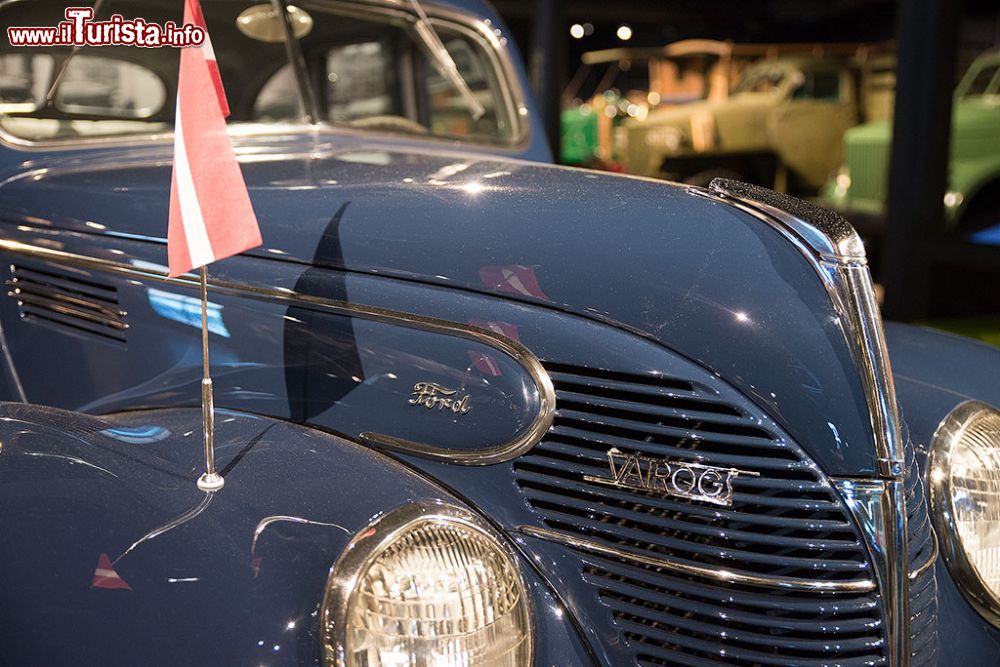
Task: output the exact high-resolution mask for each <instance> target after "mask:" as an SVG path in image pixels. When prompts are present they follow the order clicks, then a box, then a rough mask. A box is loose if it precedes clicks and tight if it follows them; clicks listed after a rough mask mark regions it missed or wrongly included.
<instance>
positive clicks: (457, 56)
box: [427, 30, 500, 140]
mask: <svg viewBox="0 0 1000 667" xmlns="http://www.w3.org/2000/svg"><path fill="white" fill-rule="evenodd" d="M441 32H442V35H441V36H442V41H443V42H444V45H445V48H447V49H448V53H450V54H451V57H452V60H454V61H455V65H456V66H457V67H458V71H459V73H460V74H461V75H462V78H463V79H465V82H466V83H467V84H468V85H469V89H470V90H471V91H472V94H473V95H475V96H476V99H477V100H479V103H480V104H482V105H483V108H484V109H485V110H486V113H484V114H483V115H482V116H480V117H479V118H475V117H474V116H473V115H472V112H471V111H470V110H469V108H468V106H467V105H466V104H465V102H464V100H463V99H462V96H461V95H460V94H459V92H458V91H457V90H456V89H455V87H454V86H453V85H452V84H451V83H450V82H449V81H448V80H447V79H445V78H444V77H443V76H442V75H441V73H440V72H439V71H438V70H437V69H436V68H435V67H434V66H433V64H431V65H430V70H429V72H430V74H429V76H428V78H427V95H428V101H429V104H428V106H429V109H430V123H431V133H432V134H436V135H441V136H448V137H474V138H482V139H486V140H497V139H499V138H500V126H499V123H498V122H497V109H496V98H495V96H494V94H493V91H494V89H495V84H493V83H492V82H491V81H490V79H489V76H490V75H489V73H490V71H491V69H490V67H489V64H488V63H487V62H485V60H484V59H485V54H484V53H483V52H482V50H481V49H477V48H476V47H475V45H473V44H472V43H470V42H469V41H468V40H467V39H466V38H464V37H462V36H459V35H449V34H448V33H447V32H446V31H443V30H442V31H441Z"/></svg>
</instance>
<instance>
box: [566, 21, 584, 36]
mask: <svg viewBox="0 0 1000 667" xmlns="http://www.w3.org/2000/svg"><path fill="white" fill-rule="evenodd" d="M569 34H570V37H572V38H573V39H583V36H584V35H585V34H587V33H586V31H585V30H584V29H583V26H582V25H580V24H579V23H574V24H573V25H571V26H570V27H569Z"/></svg>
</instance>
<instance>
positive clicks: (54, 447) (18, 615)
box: [0, 403, 590, 665]
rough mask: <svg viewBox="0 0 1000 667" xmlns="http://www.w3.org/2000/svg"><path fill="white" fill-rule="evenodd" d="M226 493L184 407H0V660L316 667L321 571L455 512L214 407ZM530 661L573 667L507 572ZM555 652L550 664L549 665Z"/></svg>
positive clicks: (291, 434)
mask: <svg viewBox="0 0 1000 667" xmlns="http://www.w3.org/2000/svg"><path fill="white" fill-rule="evenodd" d="M216 421H217V425H218V429H217V430H218V434H217V435H218V439H217V443H218V447H217V461H218V464H219V469H220V472H221V474H223V476H224V478H225V480H226V483H225V486H224V487H223V488H222V489H221V490H220V491H218V492H217V493H205V492H202V491H199V490H198V488H197V487H196V485H195V480H196V479H197V476H198V475H199V474H200V472H201V471H202V470H203V458H202V442H201V440H202V435H201V417H200V411H199V410H197V409H191V408H185V409H161V410H145V411H134V412H129V413H121V414H117V415H110V416H107V417H101V418H97V417H92V416H87V415H81V414H79V413H73V412H67V411H62V410H56V409H52V408H44V407H38V406H29V405H24V404H14V403H7V404H0V442H2V450H0V498H2V499H0V521H2V522H3V526H4V540H3V541H2V546H0V551H2V553H0V563H2V567H0V595H2V597H3V600H4V604H3V606H2V609H3V612H0V628H2V629H0V639H2V642H3V645H4V657H5V661H10V662H11V663H12V664H69V663H73V662H77V661H78V659H79V658H80V656H86V659H87V662H88V663H91V664H213V663H214V664H272V665H273V664H319V663H320V662H321V656H320V646H321V643H320V604H321V601H322V599H323V593H324V591H325V587H326V583H327V577H328V574H329V573H330V568H331V566H332V565H333V563H335V562H336V561H337V559H338V557H339V555H340V554H341V552H343V550H344V549H345V548H346V547H347V545H348V543H349V542H350V541H351V539H352V538H353V537H354V536H355V535H356V534H358V533H359V532H361V531H363V530H364V529H365V528H366V527H367V526H368V525H369V524H370V523H371V522H372V521H373V520H375V519H376V518H377V517H379V516H381V515H383V514H384V513H386V512H389V511H392V510H394V509H395V508H397V507H400V506H403V505H406V504H408V503H413V502H431V503H447V504H452V505H458V506H463V504H462V503H461V501H460V500H457V499H456V498H455V497H454V496H452V495H450V494H449V493H447V492H446V491H444V490H443V489H441V488H440V487H438V486H436V485H434V484H433V483H431V482H430V481H428V480H426V479H425V478H423V477H420V476H418V475H417V474H415V473H413V472H412V471H410V470H408V469H406V468H405V467H403V466H402V465H401V464H400V463H398V462H396V461H393V460H391V459H389V458H387V457H385V456H382V455H380V454H377V453H375V452H372V451H370V450H367V449H365V448H363V447H361V446H358V445H356V444H353V443H351V442H348V441H346V440H343V439H341V438H337V437H334V436H332V435H329V434H326V433H322V432H319V431H316V430H312V429H308V428H305V427H301V426H297V425H294V424H291V423H287V422H283V421H278V420H274V419H267V418H263V417H256V416H253V415H248V414H244V413H236V412H230V411H218V413H217V415H216ZM525 579H526V581H527V585H528V586H529V589H530V594H531V597H532V600H533V606H534V608H535V609H536V610H539V609H544V612H545V613H542V612H541V611H539V613H536V614H535V617H536V656H537V659H538V660H540V661H543V662H542V663H540V664H556V663H560V664H566V663H565V662H564V661H563V659H562V658H564V657H565V658H566V659H568V660H570V661H572V664H587V663H588V662H590V660H589V658H588V652H587V650H586V647H585V645H584V644H583V642H582V641H581V640H580V639H579V638H578V636H577V635H576V634H575V633H574V630H573V626H572V624H567V623H565V622H562V621H560V622H559V623H553V622H552V620H553V619H555V618H557V617H558V616H557V615H556V614H554V613H551V612H552V611H553V610H554V609H557V608H558V609H560V610H561V606H560V604H559V603H558V601H557V600H556V599H555V598H554V596H553V595H552V594H551V592H550V591H549V589H548V588H547V586H546V585H545V584H544V582H542V581H541V580H540V579H539V578H538V576H537V575H536V574H535V573H534V572H533V571H531V570H528V569H527V568H525ZM555 656H559V657H558V658H557V657H555Z"/></svg>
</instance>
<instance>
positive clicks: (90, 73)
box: [0, 53, 167, 141]
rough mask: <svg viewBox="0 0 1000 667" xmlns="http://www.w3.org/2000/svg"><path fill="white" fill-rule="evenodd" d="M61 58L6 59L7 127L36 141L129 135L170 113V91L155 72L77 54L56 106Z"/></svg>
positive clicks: (2, 111) (2, 100) (3, 109)
mask: <svg viewBox="0 0 1000 667" xmlns="http://www.w3.org/2000/svg"><path fill="white" fill-rule="evenodd" d="M56 62H57V61H56V58H55V57H53V56H52V55H51V54H47V53H25V54H3V55H0V115H2V119H0V122H2V124H3V127H4V129H6V130H7V131H9V132H11V133H12V134H14V135H17V136H20V137H23V138H25V139H30V140H35V141H38V140H44V139H59V138H70V137H81V136H91V135H109V134H119V133H121V134H127V133H131V132H136V131H142V130H149V129H150V127H151V126H152V125H154V124H153V123H146V122H144V121H145V120H146V119H150V118H152V117H153V116H155V115H157V114H160V112H162V111H163V110H164V104H165V103H166V100H167V87H166V85H165V84H164V83H163V81H162V80H161V79H160V77H158V76H157V75H156V74H154V73H153V72H152V71H150V70H149V69H147V68H145V67H143V66H141V65H137V64H135V63H132V62H129V61H127V60H121V59H118V58H110V57H106V56H101V55H88V54H85V53H79V54H74V55H73V57H72V58H70V59H69V62H68V63H67V64H66V65H65V71H64V72H63V75H62V78H61V80H60V81H59V82H58V85H57V86H56V88H55V96H54V98H53V99H52V103H51V104H48V103H47V102H46V96H47V95H48V92H49V88H50V87H51V86H52V85H53V81H54V80H55V77H56V71H55V67H56Z"/></svg>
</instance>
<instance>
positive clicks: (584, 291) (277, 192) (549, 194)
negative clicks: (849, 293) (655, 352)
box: [0, 145, 874, 474]
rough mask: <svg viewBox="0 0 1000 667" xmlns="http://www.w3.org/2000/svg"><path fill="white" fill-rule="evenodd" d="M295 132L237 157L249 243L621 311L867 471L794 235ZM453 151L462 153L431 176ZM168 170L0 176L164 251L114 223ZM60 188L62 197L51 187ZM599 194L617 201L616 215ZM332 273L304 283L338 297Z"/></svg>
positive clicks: (152, 227) (575, 175) (549, 180)
mask: <svg viewBox="0 0 1000 667" xmlns="http://www.w3.org/2000/svg"><path fill="white" fill-rule="evenodd" d="M302 149H303V147H302V146H301V145H298V146H285V147H284V150H286V151H289V152H291V151H293V150H294V151H296V152H295V153H294V154H291V155H287V156H284V157H282V158H281V159H278V158H275V160H274V161H262V158H260V157H258V158H257V159H255V161H254V162H252V163H247V164H246V165H244V167H245V173H246V175H247V178H248V180H249V182H250V184H251V185H250V187H251V196H252V198H253V200H254V205H255V207H256V210H257V213H258V216H259V218H260V220H261V224H262V228H263V236H264V240H265V246H264V247H263V248H260V249H258V250H255V251H253V252H252V253H251V254H252V255H254V256H256V257H261V258H264V257H266V258H269V259H280V260H282V266H283V265H284V263H289V262H291V263H296V264H299V263H302V264H310V265H313V266H316V265H318V266H321V267H323V268H331V269H337V268H342V269H346V270H347V271H349V272H351V273H367V274H373V275H374V274H377V275H380V276H391V277H397V278H403V279H406V280H408V281H416V282H422V283H429V284H434V285H440V286H449V287H458V288H461V289H462V290H467V291H475V292H479V293H483V294H491V295H499V296H504V297H506V298H510V299H515V300H519V301H526V302H531V303H536V304H538V305H542V306H546V307H547V308H549V309H554V310H559V311H565V312H573V313H576V314H579V315H582V316H584V317H587V318H590V319H595V320H600V321H605V322H610V323H613V324H616V325H618V326H621V327H624V328H627V329H629V330H632V331H635V332H637V333H638V334H640V335H641V336H643V337H647V338H650V339H653V340H656V341H659V342H660V343H662V344H664V345H666V346H667V347H669V348H671V349H673V350H676V351H678V352H680V353H682V354H683V355H685V356H687V357H689V358H691V359H693V360H694V361H696V362H698V363H700V364H703V365H704V366H706V367H708V368H709V369H710V370H712V371H714V372H716V373H719V374H720V375H722V376H723V377H725V378H726V379H727V380H728V381H730V382H732V383H733V384H735V385H736V386H737V387H739V388H740V389H741V390H743V391H744V392H745V393H747V394H748V395H750V396H752V397H753V398H754V400H756V401H757V402H758V403H759V404H761V405H762V406H763V407H765V409H767V410H768V412H769V413H770V414H771V415H772V416H774V417H775V418H776V419H777V420H778V421H779V422H781V423H782V425H783V426H784V427H785V428H787V429H788V430H789V432H790V433H791V435H792V436H793V437H794V438H796V439H797V440H798V441H800V442H802V443H803V446H805V447H806V448H807V449H809V450H810V453H811V455H812V456H813V457H814V458H815V459H816V460H817V461H818V462H819V463H820V464H821V465H822V466H823V467H824V469H826V470H827V471H829V472H830V473H838V474H846V473H858V472H862V473H866V472H870V471H872V470H874V456H873V453H872V452H873V445H872V438H871V435H870V425H869V423H868V419H867V416H866V415H867V412H866V405H865V403H864V399H863V396H862V394H861V390H860V386H859V383H858V380H857V376H856V374H854V373H853V371H852V368H851V362H850V355H849V352H848V349H847V346H846V344H845V341H844V337H843V333H842V331H841V328H840V323H839V321H838V320H837V318H836V315H835V313H834V312H833V310H832V307H831V305H830V302H829V298H828V296H827V294H826V292H825V291H824V289H823V288H822V286H821V284H820V283H819V281H818V280H817V278H816V274H815V273H814V271H813V269H812V268H811V267H810V266H809V265H808V263H807V262H806V260H805V259H804V258H803V257H802V256H801V255H800V254H799V253H798V251H797V250H796V249H795V248H793V247H792V246H790V245H789V244H788V243H787V242H786V241H785V240H784V239H783V238H782V237H781V236H780V235H778V234H777V233H776V232H774V231H772V230H771V229H770V228H768V227H767V226H766V225H763V224H761V223H760V222H759V221H757V220H755V219H753V218H751V217H749V216H747V215H745V214H742V213H740V212H737V211H735V210H734V209H731V208H729V207H726V206H723V205H719V204H715V203H712V202H709V201H706V200H705V199H703V198H700V197H696V196H693V195H691V194H689V193H688V192H687V191H686V190H684V189H682V188H679V187H677V186H671V185H666V184H663V183H656V182H651V181H640V180H635V179H626V178H621V177H615V176H607V175H598V174H592V173H584V172H579V171H575V170H570V169H560V168H554V167H542V166H539V165H535V164H530V163H525V162H516V161H509V160H507V161H504V160H501V161H496V160H485V159H476V158H472V157H470V156H458V155H450V154H426V153H424V154H417V153H415V152H406V151H402V150H394V151H387V150H376V149H375V148H374V147H373V148H371V149H370V150H366V151H361V150H354V151H347V150H345V151H344V152H341V153H333V154H330V155H328V156H327V157H326V158H317V157H315V156H314V155H315V154H314V153H308V154H307V153H303V152H302ZM150 152H151V153H153V154H154V155H155V151H153V150H151V151H150ZM154 155H149V156H148V157H147V158H145V159H149V160H153V159H154ZM161 157H164V155H161ZM456 164H464V165H467V167H466V168H465V169H463V170H461V171H459V173H458V174H457V175H455V176H453V177H442V172H441V170H442V168H444V167H447V166H449V165H456ZM169 175H170V173H169V168H167V167H166V166H164V165H163V164H161V163H156V162H148V163H147V162H143V161H142V159H140V158H139V156H138V154H137V156H136V162H135V164H133V165H130V166H129V167H128V168H124V167H122V166H121V164H120V162H119V160H118V158H115V159H111V158H108V159H107V160H105V161H103V162H102V160H101V159H100V158H95V159H92V160H90V161H89V162H88V166H86V167H82V166H81V167H73V168H68V169H66V170H63V169H60V168H58V167H54V168H53V169H51V170H50V171H49V172H47V173H46V174H43V175H41V178H40V179H38V180H34V179H29V178H23V179H18V180H14V181H10V182H8V183H7V185H5V186H3V187H0V209H6V210H7V211H8V213H7V214H6V215H7V217H8V218H13V219H14V220H18V219H19V221H21V222H32V224H31V227H33V228H34V229H38V230H42V229H44V227H45V226H50V225H59V226H60V227H65V228H69V229H75V230H78V231H80V232H88V233H89V232H93V231H94V227H93V225H87V222H97V223H98V224H100V225H103V226H104V227H105V229H104V230H102V231H103V236H104V238H94V243H89V242H88V239H91V238H93V237H95V236H97V235H93V236H92V235H88V236H81V237H79V239H78V242H79V243H80V244H81V245H79V246H77V247H78V248H81V249H82V248H87V249H86V251H83V250H80V251H81V252H85V254H89V253H91V252H94V250H95V248H94V246H95V245H96V246H105V247H107V246H114V245H116V244H117V245H119V246H120V248H121V249H122V250H123V251H124V252H126V256H134V257H141V258H142V259H143V260H145V261H153V262H161V263H162V262H163V261H164V259H163V258H164V254H165V252H164V248H163V247H162V246H160V245H149V246H142V248H141V249H139V248H138V247H137V246H135V245H134V244H127V243H126V242H125V241H116V240H114V238H113V237H119V238H121V237H123V236H129V237H136V236H138V237H150V238H153V239H160V238H161V237H162V235H163V232H164V229H163V225H162V220H164V219H165V218H166V201H167V199H166V193H167V187H168V185H169ZM332 182H335V185H331V184H330V183H332ZM157 184H159V187H157ZM470 184H476V186H477V187H478V188H481V189H478V190H477V189H475V188H470V187H469V185H470ZM116 188H117V190H116ZM121 188H126V189H127V191H128V192H129V193H130V195H131V196H129V197H122V196H121V195H120V193H119V191H118V190H120V189H121ZM67 190H68V191H71V192H72V193H73V196H72V197H57V196H53V192H62V191H67ZM112 198H114V200H115V202H116V205H115V206H114V207H111V206H110V205H109V202H110V201H111V200H112ZM15 202H16V203H15ZM346 202H350V205H349V206H348V208H347V209H346V210H345V211H344V213H343V215H342V217H341V218H340V220H339V224H337V225H336V229H335V231H331V230H330V229H329V226H330V220H331V217H332V216H333V215H334V213H335V212H337V211H338V210H339V209H340V208H341V207H342V206H344V204H345V203H346ZM611 206H616V207H620V206H624V207H627V209H628V211H629V214H628V216H621V215H614V214H613V212H612V208H610V207H611ZM18 208H20V209H22V210H26V211H31V220H30V221H29V220H26V219H24V218H23V217H20V216H18V215H17V210H18ZM557 221H558V222H557ZM612 225H613V228H612ZM16 235H17V236H19V237H21V236H26V237H31V236H32V234H27V235H24V234H21V233H16ZM140 253H141V254H140ZM235 264H236V262H223V263H221V264H219V265H218V268H217V269H216V268H214V269H213V271H215V272H216V274H217V275H227V276H229V277H232V278H234V279H238V280H243V281H248V282H257V281H262V282H264V283H265V284H269V283H272V282H273V278H272V276H274V275H275V274H276V273H278V272H280V271H281V270H283V269H279V268H277V266H275V267H274V268H271V267H270V266H266V267H261V268H258V269H254V270H253V272H245V271H243V270H242V269H240V268H237V267H235ZM240 266H242V264H241V265H240ZM231 267H232V268H231ZM504 272H507V274H509V275H510V278H508V279H505V278H504V276H505V273H504ZM527 272H530V273H531V274H533V276H524V275H521V274H523V273H527ZM338 275H339V274H334V273H331V274H329V276H330V277H329V279H328V280H327V282H326V283H317V282H316V281H315V280H313V281H312V282H308V281H307V282H306V283H303V284H301V285H298V286H299V287H300V288H301V289H304V290H305V291H309V292H310V293H312V294H315V295H318V296H326V297H330V298H339V297H341V296H342V295H343V293H342V288H341V287H339V286H338V285H339V282H338V281H339V280H340V278H339V277H338ZM532 279H533V280H534V281H536V282H537V286H536V285H534V284H532V283H531V281H532ZM286 286H288V287H294V286H296V283H295V282H292V283H286ZM352 298H353V299H356V297H354V296H353V295H352ZM402 309H403V310H414V308H413V306H412V305H406V306H403V307H402ZM415 310H417V311H418V312H421V308H416V309H415ZM447 319H453V320H456V319H457V320H460V321H461V319H462V318H461V317H459V316H457V314H456V315H452V316H448V317H447ZM831 424H832V425H835V427H832V426H831Z"/></svg>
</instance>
